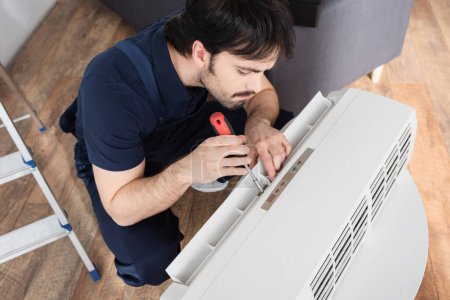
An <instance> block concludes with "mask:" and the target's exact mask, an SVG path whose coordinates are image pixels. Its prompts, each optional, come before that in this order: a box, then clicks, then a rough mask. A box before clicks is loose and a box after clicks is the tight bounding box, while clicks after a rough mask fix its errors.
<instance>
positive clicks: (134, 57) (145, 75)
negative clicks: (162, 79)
mask: <svg viewBox="0 0 450 300" xmlns="http://www.w3.org/2000/svg"><path fill="white" fill-rule="evenodd" d="M114 47H115V48H117V49H119V50H120V51H121V52H122V53H123V54H125V55H126V56H127V57H128V59H129V60H130V61H131V63H132V64H133V66H134V68H135V69H136V70H137V71H138V73H139V77H140V78H141V81H142V83H143V84H144V87H145V90H146V91H147V94H148V96H149V97H150V98H151V99H152V100H153V101H157V100H159V99H161V97H160V95H159V90H158V87H157V86H156V80H155V75H154V73H153V66H152V64H151V63H150V60H149V58H148V57H147V56H146V55H145V53H144V52H142V50H141V49H140V48H139V47H138V46H136V45H135V44H133V43H132V42H130V41H128V40H123V41H121V42H119V43H117V44H116V45H115V46H114ZM153 108H154V109H155V110H154V112H155V115H156V117H158V122H160V123H161V121H162V117H163V115H162V112H163V107H162V105H160V106H159V108H158V109H156V107H155V106H153Z"/></svg>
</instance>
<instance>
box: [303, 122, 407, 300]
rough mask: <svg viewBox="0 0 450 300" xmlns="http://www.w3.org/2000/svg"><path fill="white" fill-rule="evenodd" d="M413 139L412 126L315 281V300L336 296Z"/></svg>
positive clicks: (377, 177) (379, 173) (403, 163)
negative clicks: (342, 277) (337, 288)
mask: <svg viewBox="0 0 450 300" xmlns="http://www.w3.org/2000/svg"><path fill="white" fill-rule="evenodd" d="M411 139H412V131H411V125H410V124H409V125H408V126H407V127H406V129H405V131H404V132H403V133H402V135H401V136H400V138H399V140H398V141H397V143H396V144H395V145H394V147H393V149H392V150H391V151H390V152H389V155H388V157H387V159H386V161H385V162H384V164H383V165H382V166H381V168H380V169H379V170H378V172H377V173H376V174H377V175H376V176H375V179H374V180H373V181H372V182H371V183H370V185H369V190H368V191H367V192H366V194H365V196H364V197H362V199H361V200H360V201H359V203H358V206H357V208H356V209H355V211H354V212H353V214H352V216H351V218H350V221H349V222H348V223H347V224H346V226H345V228H344V230H343V231H342V232H341V233H340V234H339V238H338V239H337V240H336V242H335V243H334V245H333V247H332V248H331V251H330V252H329V253H328V255H327V257H326V259H325V261H324V263H323V264H322V265H321V267H320V268H319V271H317V273H316V274H315V276H314V279H313V280H312V281H311V283H310V287H311V289H312V292H313V295H314V299H315V300H327V299H328V297H329V296H330V295H331V294H332V291H333V290H334V288H335V286H336V285H337V283H338V282H339V280H340V278H341V275H342V274H343V272H344V271H345V269H346V268H347V265H348V264H349V262H350V261H351V259H352V257H353V254H354V253H355V252H356V250H358V248H359V245H360V243H361V241H362V240H363V238H364V236H365V234H366V232H367V230H368V228H369V220H370V222H371V221H372V220H373V219H374V218H375V216H377V214H378V212H379V210H380V207H381V206H382V204H383V202H384V200H385V199H386V197H387V196H388V195H389V192H390V191H391V189H392V187H393V185H394V183H395V182H396V179H397V176H398V174H399V173H400V171H401V170H402V169H403V167H404V165H405V163H406V160H407V158H408V155H409V153H410V151H411ZM369 217H370V218H369ZM352 250H353V251H352Z"/></svg>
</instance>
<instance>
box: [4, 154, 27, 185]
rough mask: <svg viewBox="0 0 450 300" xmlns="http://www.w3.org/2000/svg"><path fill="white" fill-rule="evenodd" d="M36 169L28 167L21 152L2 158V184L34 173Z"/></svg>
mask: <svg viewBox="0 0 450 300" xmlns="http://www.w3.org/2000/svg"><path fill="white" fill-rule="evenodd" d="M34 170H35V168H33V167H31V166H29V165H27V164H26V163H25V162H24V161H23V159H22V155H21V154H20V152H19V151H17V152H14V153H11V154H8V155H5V156H3V157H0V184H3V183H6V182H8V181H11V180H14V179H17V178H19V177H22V176H25V175H27V174H30V173H32V172H33V171H34Z"/></svg>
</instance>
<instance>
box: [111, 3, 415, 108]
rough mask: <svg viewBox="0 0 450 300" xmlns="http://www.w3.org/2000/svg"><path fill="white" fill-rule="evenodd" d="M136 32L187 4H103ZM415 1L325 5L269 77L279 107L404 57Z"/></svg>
mask: <svg viewBox="0 0 450 300" xmlns="http://www.w3.org/2000/svg"><path fill="white" fill-rule="evenodd" d="M102 1H103V2H104V3H106V4H107V5H109V6H110V7H111V8H112V9H113V10H115V11H116V12H117V13H118V14H120V15H121V16H122V17H123V18H124V19H125V20H126V21H128V22H129V23H130V24H131V25H132V26H133V27H134V28H136V30H140V29H142V28H143V27H145V26H146V25H148V24H150V23H152V22H153V21H155V20H157V19H159V18H161V17H163V16H165V15H167V14H169V13H170V12H172V11H174V10H177V9H180V8H182V7H184V3H185V1H184V0H165V1H155V0H147V1H146V0H133V1H123V0H102ZM412 2H413V0H323V3H322V6H321V12H320V18H319V22H318V26H317V27H316V28H309V27H300V26H295V35H296V38H297V43H296V47H295V50H294V56H293V57H292V58H291V59H285V58H281V59H280V60H279V62H278V63H277V65H276V66H275V68H274V69H273V70H272V71H271V73H270V77H271V80H272V83H273V84H274V86H275V88H276V90H277V92H278V95H279V98H280V104H281V107H282V108H284V109H288V110H290V111H293V112H294V113H295V114H298V113H299V112H300V111H301V110H302V109H303V108H304V107H305V106H306V104H307V103H308V101H309V100H311V98H312V96H313V95H314V94H316V93H317V91H322V92H323V93H324V94H325V95H326V94H327V93H328V92H330V91H333V90H336V89H340V88H343V87H344V86H345V85H347V84H349V83H351V82H353V81H354V80H356V79H358V78H359V77H361V76H364V75H366V74H368V73H370V72H371V71H372V70H373V69H374V68H376V67H378V66H380V65H383V64H385V63H387V62H388V61H389V60H391V59H392V58H394V57H396V56H398V55H399V54H400V53H401V50H402V46H403V41H404V38H405V34H406V29H407V26H408V20H409V16H410V13H411V8H412Z"/></svg>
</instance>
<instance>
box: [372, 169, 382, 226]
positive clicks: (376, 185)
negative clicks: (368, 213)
mask: <svg viewBox="0 0 450 300" xmlns="http://www.w3.org/2000/svg"><path fill="white" fill-rule="evenodd" d="M384 189H385V173H384V168H381V170H380V171H379V172H378V175H377V177H376V178H375V180H374V182H373V183H372V184H371V188H370V196H371V198H372V220H373V218H375V216H376V214H377V212H378V209H379V208H380V206H381V203H382V202H383V199H384Z"/></svg>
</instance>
